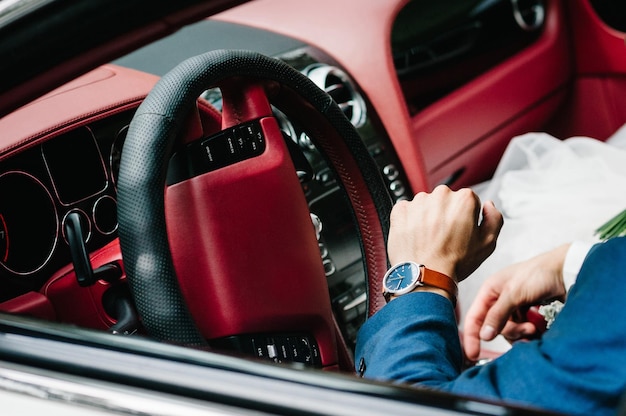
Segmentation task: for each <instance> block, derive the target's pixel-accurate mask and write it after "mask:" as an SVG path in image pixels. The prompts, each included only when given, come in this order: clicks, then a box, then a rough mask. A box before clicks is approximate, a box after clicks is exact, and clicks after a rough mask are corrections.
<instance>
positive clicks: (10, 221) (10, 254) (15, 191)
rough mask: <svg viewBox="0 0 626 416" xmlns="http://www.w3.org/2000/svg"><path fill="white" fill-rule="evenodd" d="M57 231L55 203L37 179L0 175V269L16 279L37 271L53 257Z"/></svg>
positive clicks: (17, 175) (20, 173) (24, 174)
mask: <svg viewBox="0 0 626 416" xmlns="http://www.w3.org/2000/svg"><path fill="white" fill-rule="evenodd" d="M57 231H58V221H57V214H56V208H55V205H54V201H53V199H52V196H51V195H50V193H49V192H48V190H47V189H46V188H45V186H44V185H43V184H42V183H41V182H40V181H39V180H38V179H37V178H35V177H34V176H31V175H29V174H27V173H24V172H8V173H4V174H2V175H0V265H2V266H3V267H4V268H5V269H7V270H8V271H10V272H12V273H15V274H18V275H28V274H31V273H34V272H36V271H38V270H39V269H41V268H42V267H43V266H45V264H46V263H47V262H48V260H49V259H50V257H51V256H52V253H53V251H54V248H55V246H56V243H57Z"/></svg>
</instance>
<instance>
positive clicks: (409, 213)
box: [387, 185, 502, 282]
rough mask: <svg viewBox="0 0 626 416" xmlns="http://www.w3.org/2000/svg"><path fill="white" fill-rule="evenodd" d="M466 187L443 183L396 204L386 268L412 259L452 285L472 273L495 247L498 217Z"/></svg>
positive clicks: (392, 213) (497, 213) (490, 207)
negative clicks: (441, 276)
mask: <svg viewBox="0 0 626 416" xmlns="http://www.w3.org/2000/svg"><path fill="white" fill-rule="evenodd" d="M480 211H481V205H480V200H479V198H478V196H477V195H476V194H475V193H474V192H473V191H472V190H471V189H461V190H459V191H452V190H450V188H448V187H447V186H444V185H439V186H438V187H436V188H435V189H434V190H433V192H432V193H430V194H429V193H425V192H420V193H418V194H417V195H415V198H413V200H412V201H410V202H409V201H401V202H398V203H397V204H396V205H395V206H394V208H393V210H392V212H391V228H390V231H389V240H388V243H387V251H388V253H389V260H390V262H391V264H398V263H400V262H403V261H414V262H416V263H421V264H424V265H425V266H426V267H428V268H430V269H433V270H436V271H438V272H440V273H444V274H446V275H448V276H450V277H452V278H453V279H455V280H456V281H457V282H458V281H461V280H463V279H465V278H466V277H467V276H469V274H471V273H472V272H473V271H474V270H475V269H476V268H477V267H478V266H479V265H480V264H481V263H482V262H483V261H484V260H485V259H486V258H487V257H489V255H491V253H493V250H494V249H495V247H496V239H497V238H498V234H499V233H500V229H501V228H502V214H500V212H499V211H498V210H497V209H496V208H495V206H494V205H493V203H492V202H487V203H486V204H485V205H484V206H483V208H482V216H483V218H482V221H481V222H480V224H479V215H480Z"/></svg>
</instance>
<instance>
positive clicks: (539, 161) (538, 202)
mask: <svg viewBox="0 0 626 416" xmlns="http://www.w3.org/2000/svg"><path fill="white" fill-rule="evenodd" d="M474 190H475V191H476V193H477V194H478V195H479V196H480V198H481V200H482V201H486V200H492V201H494V203H495V204H496V207H498V208H499V209H500V210H501V211H502V213H503V216H504V226H503V227H502V231H501V233H500V237H499V239H498V244H497V247H496V250H495V252H494V253H493V254H492V256H491V257H489V258H488V259H487V260H486V261H485V262H484V263H483V264H482V265H481V266H480V267H479V268H478V269H477V270H476V271H475V272H474V273H473V274H472V275H471V276H470V277H469V278H468V279H466V280H465V281H463V282H461V283H460V285H459V293H460V296H459V304H460V307H461V318H462V317H463V316H465V312H466V311H467V309H468V308H469V306H470V304H471V302H472V299H473V298H474V296H475V295H476V292H477V291H478V288H479V287H480V285H481V284H482V282H483V281H484V279H485V278H487V277H488V276H489V275H491V274H492V273H494V272H496V271H498V270H500V269H502V268H503V267H505V266H507V265H509V264H512V263H516V262H519V261H522V260H526V259H528V258H530V257H533V256H535V255H537V254H540V253H542V252H545V251H548V250H550V249H552V248H554V247H556V246H558V245H561V244H564V243H567V242H572V241H575V240H579V241H587V242H594V241H596V240H597V239H596V237H595V235H594V232H595V230H596V229H597V228H598V227H599V226H600V225H602V224H604V223H605V222H606V221H608V220H609V219H611V218H612V217H613V216H615V215H617V214H618V213H620V212H621V211H622V210H624V209H625V208H626V125H625V126H624V127H622V128H621V129H620V130H618V131H617V132H616V133H615V134H614V135H613V136H611V137H610V138H609V139H608V140H607V141H606V142H602V141H599V140H596V139H592V138H588V137H572V138H569V139H566V140H559V139H557V138H554V137H552V136H550V135H548V134H545V133H528V134H525V135H522V136H518V137H515V138H513V139H512V140H511V142H510V144H509V146H508V147H507V149H506V151H505V153H504V155H503V156H502V159H501V161H500V163H499V165H498V167H497V169H496V172H495V174H494V177H493V179H492V180H490V181H488V182H485V183H482V184H479V185H477V186H476V187H475V188H474ZM461 325H462V322H461ZM484 347H485V348H486V349H489V350H492V351H503V350H506V349H508V348H509V345H508V343H507V342H506V341H504V340H503V339H498V338H497V339H496V340H495V341H493V342H491V343H486V345H484Z"/></svg>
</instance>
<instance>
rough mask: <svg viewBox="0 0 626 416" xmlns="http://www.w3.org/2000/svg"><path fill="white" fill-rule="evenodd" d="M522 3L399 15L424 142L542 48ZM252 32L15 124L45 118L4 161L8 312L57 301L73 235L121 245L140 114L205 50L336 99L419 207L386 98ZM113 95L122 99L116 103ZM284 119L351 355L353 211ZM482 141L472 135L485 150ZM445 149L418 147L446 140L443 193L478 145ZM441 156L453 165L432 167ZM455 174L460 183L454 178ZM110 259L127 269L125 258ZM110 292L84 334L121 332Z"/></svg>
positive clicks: (56, 95) (417, 5)
mask: <svg viewBox="0 0 626 416" xmlns="http://www.w3.org/2000/svg"><path fill="white" fill-rule="evenodd" d="M525 4H527V5H529V6H527V10H525V11H520V10H516V9H515V7H516V6H515V5H517V2H510V1H508V0H507V1H504V0H500V1H486V0H483V1H471V2H467V1H457V0H454V1H452V0H451V1H447V2H442V3H439V2H418V1H413V2H405V3H404V4H403V7H402V8H400V10H399V11H398V14H397V17H396V18H395V19H394V24H393V27H392V28H391V33H390V39H391V44H390V45H389V47H390V48H391V51H390V52H391V62H392V63H393V71H394V74H393V76H394V77H395V79H396V80H397V81H398V85H399V88H400V91H401V95H402V97H403V105H405V106H406V110H407V114H408V115H409V116H411V117H416V121H412V123H413V124H414V125H415V126H416V127H415V129H416V131H418V132H419V131H420V130H419V128H418V126H419V117H423V116H422V115H421V111H422V110H424V109H426V108H428V107H429V106H431V105H432V104H433V103H435V102H437V101H438V100H441V99H444V98H445V97H446V96H447V95H448V94H450V93H451V91H453V90H455V89H457V88H459V87H460V86H462V85H465V84H467V83H469V82H471V81H472V80H473V79H475V78H477V77H480V76H481V74H483V73H485V72H486V71H488V70H489V69H490V68H492V67H494V66H495V65H497V64H499V63H501V62H504V61H505V60H506V59H508V58H509V57H511V56H513V55H515V54H516V53H518V52H520V51H523V50H524V49H525V48H528V47H529V45H531V44H532V43H533V42H535V41H536V40H537V39H538V38H539V37H540V36H542V33H543V30H542V29H543V22H544V18H545V16H543V14H542V13H543V12H545V9H544V2H543V1H531V2H528V3H525ZM250 7H254V2H253V3H251V4H250ZM529 10H530V12H529ZM250 15H253V14H251V13H248V14H247V16H250ZM243 16H246V14H243ZM520 16H521V18H522V22H521V23H520V20H519V18H520ZM277 18H278V17H277ZM523 19H526V20H523ZM415 22H417V24H414V23H415ZM247 23H248V22H246V19H245V18H241V17H240V16H239V15H237V14H236V12H235V14H234V15H230V14H228V13H226V14H225V15H222V16H218V18H216V19H209V20H203V21H200V22H197V23H195V24H192V25H189V26H187V27H185V28H183V29H181V30H180V31H178V32H176V33H174V34H172V35H171V36H169V37H166V38H164V39H162V40H159V41H157V42H154V43H152V44H150V45H148V46H146V47H144V48H142V49H139V50H137V51H135V52H133V53H130V54H128V55H126V56H124V57H121V58H119V59H117V60H116V61H114V62H112V63H111V65H107V66H104V67H102V68H100V69H98V70H96V71H94V72H93V73H90V74H87V75H86V76H85V77H83V78H82V79H81V80H79V81H77V82H74V83H71V84H68V85H67V86H65V87H62V88H61V89H59V90H57V91H55V92H53V93H51V94H48V95H47V96H46V97H44V98H42V99H40V100H38V101H35V102H34V103H32V104H31V105H29V106H26V107H25V108H24V109H23V110H21V113H20V112H18V113H17V115H12V116H13V117H18V118H19V117H20V114H26V115H28V117H41V118H42V121H41V122H40V124H36V125H34V127H32V128H31V129H30V130H29V129H28V128H25V127H22V129H23V130H24V132H20V134H19V135H17V136H16V137H15V138H14V139H12V140H13V142H14V144H13V145H12V146H7V147H6V149H5V151H4V152H3V153H0V195H1V196H2V197H1V199H0V280H2V285H3V291H2V293H1V294H0V310H11V307H12V306H11V305H13V302H12V301H14V300H15V299H18V298H20V297H22V296H26V295H28V294H30V293H33V292H34V293H41V292H42V291H47V290H49V288H50V286H51V285H52V284H53V283H54V284H57V283H56V282H58V279H59V276H65V275H66V274H68V270H70V269H72V267H73V265H74V267H75V266H76V264H75V261H76V258H75V257H76V256H75V253H73V251H72V247H71V246H72V244H70V239H69V238H68V233H76V232H77V231H78V233H80V235H81V238H80V239H79V240H81V241H82V243H79V245H80V244H84V246H85V248H84V250H85V251H86V252H87V253H94V252H98V251H99V250H101V249H103V248H104V247H109V246H110V245H111V244H113V245H115V244H116V241H117V214H116V210H117V202H116V200H117V194H116V175H117V172H118V170H119V161H120V156H121V154H122V151H123V142H124V138H125V134H126V131H127V128H128V125H129V122H130V120H131V118H132V116H133V113H134V110H135V109H136V108H137V106H138V105H139V103H140V102H141V99H142V98H143V97H144V96H145V94H147V92H148V91H149V89H150V87H151V86H152V85H153V84H154V83H155V82H156V80H157V79H158V78H159V77H160V76H162V75H164V74H165V73H167V72H168V71H169V70H170V69H172V68H173V67H174V66H175V65H177V64H178V63H179V62H181V61H182V60H184V59H186V58H188V57H191V56H194V55H197V54H200V53H203V52H206V51H209V50H214V49H253V50H255V51H257V52H261V53H263V54H266V55H268V56H272V57H276V58H278V59H281V60H283V61H284V62H286V63H288V64H289V65H291V66H293V67H294V68H296V69H297V70H299V71H301V72H302V73H304V74H305V75H307V76H308V77H309V78H310V79H311V80H313V81H314V82H315V83H316V84H317V85H318V86H319V87H320V88H321V89H323V90H325V91H327V92H328V93H329V94H330V95H331V96H332V97H333V98H334V99H335V101H336V102H337V103H338V104H339V106H340V107H341V108H342V109H343V110H344V112H345V114H346V116H347V117H348V119H349V120H350V121H351V122H352V124H353V125H354V126H355V127H356V128H357V131H358V133H359V134H360V136H361V138H362V139H363V141H364V142H365V144H366V145H367V148H368V150H369V152H370V154H371V156H372V157H373V158H374V160H375V162H376V164H377V166H378V168H379V171H380V174H381V176H382V178H383V179H384V181H385V183H386V185H387V188H388V191H389V195H390V197H391V198H392V200H394V201H398V200H401V199H407V198H411V197H412V195H413V193H414V191H416V190H421V188H420V187H419V186H416V184H417V183H418V180H417V179H416V177H419V176H420V175H415V170H416V169H417V167H419V164H420V163H422V162H423V161H422V162H420V161H418V160H413V159H411V157H412V154H413V153H414V149H412V148H411V146H402V141H398V140H397V139H394V137H392V136H397V134H398V132H397V131H396V130H394V129H395V128H396V127H393V126H390V123H392V124H393V120H394V119H392V118H390V117H388V115H389V114H388V112H389V111H391V110H390V109H392V106H389V105H381V104H380V101H378V104H377V105H375V104H374V102H373V101H372V97H373V96H376V97H378V96H379V95H380V94H378V93H376V92H375V91H374V92H372V91H371V90H367V89H364V88H363V87H362V85H360V84H359V83H358V82H357V80H356V77H355V75H354V71H353V69H352V67H351V66H350V65H348V64H346V63H345V62H339V61H338V60H336V59H335V58H333V57H331V56H330V55H329V54H328V53H327V52H325V51H324V50H322V48H320V47H318V46H316V45H313V44H312V43H309V42H305V41H303V40H299V38H298V36H295V35H290V34H286V33H283V34H280V33H278V32H274V31H272V30H269V29H268V28H262V27H254V26H255V24H257V25H262V22H255V24H247ZM290 24H291V25H293V22H291V23H290ZM285 27H289V25H287V26H285ZM361 47H365V46H364V45H361ZM557 71H558V69H555V70H554V72H557ZM359 75H361V74H360V73H359ZM120 79H121V81H120ZM359 79H363V78H362V77H360V78H359ZM120 83H121V84H120ZM381 85H385V84H384V83H383V84H381ZM370 87H371V86H370ZM385 92H386V93H388V94H391V93H394V92H395V91H392V90H391V89H388V90H387V91H385ZM115 93H120V95H119V96H117V97H116V96H114V94H115ZM202 99H203V100H204V101H206V102H207V103H209V104H210V105H211V106H212V107H213V108H215V109H217V110H219V109H220V106H221V97H220V93H219V90H209V91H206V92H205V93H204V94H203V96H202ZM85 100H87V101H89V102H90V104H89V106H87V107H86V108H83V106H82V105H80V102H81V101H82V102H84V101H85ZM476 111H478V109H477V110H476ZM524 111H525V110H524ZM48 113H49V114H48ZM398 113H399V112H398V111H396V114H394V117H398V116H397V114H398ZM42 114H44V115H45V117H44V116H42ZM26 115H22V116H21V117H23V118H26V117H27V116H26ZM275 116H276V117H277V120H278V122H279V125H280V128H281V130H282V131H283V133H284V136H285V141H286V142H287V143H288V145H289V147H290V149H291V150H292V155H293V159H294V163H295V165H296V169H297V170H298V175H299V177H300V182H301V185H302V190H303V192H304V194H305V196H306V199H307V201H308V204H309V208H310V212H311V217H312V219H313V223H314V224H315V225H316V227H317V231H318V243H319V249H320V256H321V260H322V262H323V266H324V271H325V274H326V278H327V283H328V289H329V293H330V297H331V301H332V305H333V310H334V312H335V316H336V317H337V319H338V321H339V325H340V328H341V331H342V332H343V334H344V337H345V339H346V340H347V342H348V343H349V344H350V346H353V344H354V341H355V338H356V332H357V330H358V328H359V327H360V325H361V324H362V322H363V321H364V320H365V318H366V316H367V313H368V311H367V302H366V296H367V295H366V288H365V287H366V285H365V281H364V271H363V263H362V253H361V247H360V244H359V239H358V235H357V233H356V229H355V225H354V220H353V218H352V214H351V211H350V209H349V205H348V202H347V201H346V199H345V195H344V194H343V192H342V190H341V189H340V187H339V186H338V185H337V183H336V181H335V179H334V177H333V173H332V171H331V170H330V169H329V168H328V166H327V164H326V161H325V160H324V159H323V158H322V157H321V155H320V153H319V152H318V151H317V150H316V149H315V146H314V145H313V144H312V143H311V141H310V140H309V138H308V136H307V132H306V131H305V130H304V129H303V128H302V127H301V126H299V125H298V124H297V123H296V122H294V121H292V120H288V119H287V118H286V117H285V116H284V115H283V114H282V113H280V112H278V111H276V113H275ZM55 117H58V119H55ZM545 117H547V116H545ZM18 121H19V119H18ZM21 121H22V122H23V123H25V120H21ZM3 123H4V125H5V126H6V125H10V124H11V123H13V124H17V123H16V121H15V119H11V118H8V119H4V120H2V121H0V127H2V126H3ZM395 124H396V125H398V123H395ZM448 124H449V123H448ZM38 126H39V127H38ZM9 132H10V130H9ZM482 135H483V133H480V134H479V133H476V137H479V138H481V140H482V137H483V136H482ZM403 136H406V137H411V135H408V134H407V135H403ZM441 137H443V138H445V135H441ZM441 137H440V136H437V135H434V136H432V137H427V135H426V134H424V135H423V137H422V136H419V137H418V138H419V139H423V140H424V141H425V142H426V143H428V141H430V142H432V143H435V142H437V144H436V145H435V144H433V146H432V148H433V149H436V150H432V153H433V155H434V156H436V157H429V156H431V153H430V152H431V149H430V148H422V149H421V150H423V152H422V153H423V154H424V158H425V163H426V166H427V168H429V167H432V169H437V173H436V175H435V174H433V176H434V177H440V178H438V179H436V181H437V182H444V183H448V184H450V185H459V184H461V185H462V184H464V183H463V182H455V181H456V180H457V179H459V176H461V175H462V174H466V173H467V172H470V174H472V169H474V170H476V169H477V168H476V166H475V165H476V164H474V165H471V166H469V167H468V168H467V170H466V169H465V168H461V169H457V167H456V166H455V163H456V162H454V163H447V160H446V157H449V156H450V155H451V154H454V152H458V153H459V154H462V156H463V157H462V158H459V159H463V161H464V162H463V163H466V162H465V160H466V158H465V157H464V156H465V155H463V146H465V147H467V146H468V145H469V144H471V140H472V138H471V137H470V138H468V143H464V144H463V146H460V150H457V149H456V148H455V149H450V148H447V145H446V144H445V143H444V141H442V140H441ZM507 137H509V136H508V135H507ZM498 146H500V147H503V146H502V145H501V144H498ZM442 151H444V152H445V154H446V156H445V157H444V156H438V155H437V153H442ZM300 156H304V158H303V159H302V158H300ZM175 157H176V155H175ZM481 162H482V161H481ZM495 162H496V160H495V159H494V160H493V161H492V165H491V167H486V168H485V167H484V166H481V167H479V168H478V169H479V171H480V175H481V176H479V175H478V174H474V175H475V176H471V175H470V176H469V177H468V178H464V179H463V180H464V181H466V182H467V181H472V180H475V181H478V180H481V179H485V176H487V175H488V172H489V169H492V168H495ZM442 166H443V167H442ZM440 171H441V172H442V173H439V172H440ZM450 171H452V172H453V174H452V175H447V173H449V172H450ZM444 172H445V174H444ZM457 172H458V174H456V173H457ZM429 173H431V172H430V171H429ZM173 181H174V182H175V179H174V180H173ZM172 183H173V182H172ZM4 195H10V196H11V197H10V198H7V197H4ZM76 219H78V220H76ZM76 221H77V222H78V224H79V225H78V226H76V225H75V224H76ZM73 224H74V225H73ZM76 227H78V229H76ZM113 257H114V258H116V260H115V261H116V262H118V263H120V262H121V258H119V255H117V256H113ZM105 292H106V289H104V288H103V289H101V290H99V291H97V292H96V294H95V295H93V296H92V299H94V300H95V304H96V306H93V305H92V306H91V307H92V308H95V309H97V311H95V312H94V315H100V316H101V318H99V319H97V320H95V321H94V320H91V319H86V320H85V321H84V322H83V323H86V324H87V325H88V326H96V327H100V326H102V325H106V324H107V323H111V322H113V321H114V319H113V318H112V317H111V316H109V315H110V314H109V313H108V312H107V311H105V310H103V307H102V306H101V304H102V298H103V296H104V295H103V293H105ZM57 313H58V311H57ZM70 315H71V310H68V312H67V314H66V315H64V319H67V320H71V319H72V318H71V317H70ZM102 316H104V318H102ZM103 322H104V324H103Z"/></svg>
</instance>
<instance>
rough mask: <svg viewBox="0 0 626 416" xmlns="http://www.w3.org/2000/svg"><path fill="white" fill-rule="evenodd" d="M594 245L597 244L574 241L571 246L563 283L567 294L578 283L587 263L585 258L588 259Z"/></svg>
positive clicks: (564, 268) (565, 263)
mask: <svg viewBox="0 0 626 416" xmlns="http://www.w3.org/2000/svg"><path fill="white" fill-rule="evenodd" d="M594 244H596V243H590V242H587V241H574V242H573V243H572V244H571V246H570V248H569V250H568V251H567V254H566V255H565V261H564V262H563V283H564V285H565V292H566V293H567V292H569V290H570V288H571V287H572V286H573V285H574V283H576V277H577V276H578V272H579V271H580V268H581V267H582V265H583V262H584V261H585V257H587V253H589V250H591V247H592V246H593V245H594Z"/></svg>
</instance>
